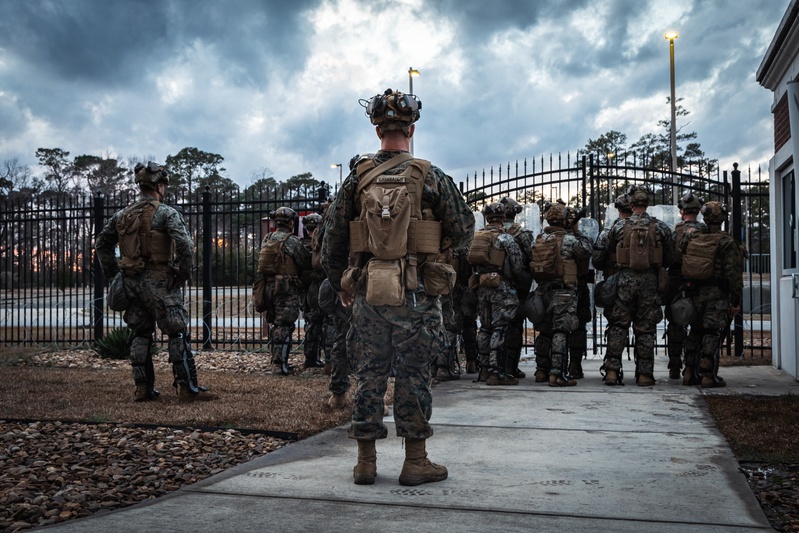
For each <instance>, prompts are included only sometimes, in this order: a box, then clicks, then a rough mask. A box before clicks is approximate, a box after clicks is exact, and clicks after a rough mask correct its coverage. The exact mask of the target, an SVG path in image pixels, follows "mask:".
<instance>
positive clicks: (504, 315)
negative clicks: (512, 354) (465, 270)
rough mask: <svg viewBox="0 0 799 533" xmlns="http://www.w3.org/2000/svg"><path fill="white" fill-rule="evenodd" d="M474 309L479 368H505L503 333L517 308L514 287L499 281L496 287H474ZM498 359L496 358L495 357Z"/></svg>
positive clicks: (517, 303) (517, 302) (517, 298)
mask: <svg viewBox="0 0 799 533" xmlns="http://www.w3.org/2000/svg"><path fill="white" fill-rule="evenodd" d="M477 300H478V306H477V312H478V315H479V316H480V331H478V333H477V354H478V355H477V358H478V361H479V363H480V366H481V367H482V368H488V369H489V370H490V371H492V372H496V371H497V369H499V368H502V370H503V371H504V370H505V361H506V357H507V356H506V352H505V350H506V345H505V343H506V336H507V333H508V324H510V321H511V320H512V319H513V317H514V316H515V315H516V311H517V309H518V308H519V297H518V296H517V293H516V289H514V288H513V286H511V285H510V284H509V283H507V282H505V281H502V282H500V284H499V287H497V288H495V289H493V288H487V287H480V288H479V289H478V290H477ZM498 359H499V360H501V362H500V361H498Z"/></svg>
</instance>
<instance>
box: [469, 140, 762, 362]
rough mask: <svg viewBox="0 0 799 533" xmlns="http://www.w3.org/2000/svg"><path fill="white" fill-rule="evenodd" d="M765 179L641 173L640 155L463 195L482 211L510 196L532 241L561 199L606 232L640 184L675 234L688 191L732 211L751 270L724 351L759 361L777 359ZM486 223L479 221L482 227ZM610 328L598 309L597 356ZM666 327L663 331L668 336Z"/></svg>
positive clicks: (543, 163)
mask: <svg viewBox="0 0 799 533" xmlns="http://www.w3.org/2000/svg"><path fill="white" fill-rule="evenodd" d="M762 178H763V176H761V175H760V170H758V171H757V174H756V175H754V176H753V175H752V172H751V171H749V174H748V179H747V181H742V180H741V171H740V170H738V164H737V163H736V164H734V165H733V170H732V171H726V170H725V171H723V172H720V171H719V170H718V169H717V170H716V171H715V172H708V171H707V168H706V167H704V168H703V167H695V168H689V169H687V171H686V172H670V171H667V170H660V169H652V168H647V167H646V166H642V164H641V162H640V161H639V160H636V158H635V154H631V155H630V156H628V157H626V158H615V157H605V156H595V155H588V156H581V157H578V158H571V157H570V156H568V155H567V156H566V157H565V158H564V157H563V156H561V155H558V156H550V157H549V158H548V159H544V158H541V159H537V160H531V161H527V160H523V161H521V162H519V161H517V162H516V163H514V164H513V165H511V164H510V163H508V164H507V165H504V166H500V167H497V168H496V169H494V168H493V167H492V168H490V169H489V170H488V171H483V172H482V173H481V174H478V173H475V174H474V175H471V176H468V177H467V179H466V182H465V184H461V192H463V193H464V194H465V195H466V199H467V201H468V202H469V204H470V205H471V207H472V209H473V210H475V211H479V210H480V209H481V208H482V206H483V205H485V204H486V203H488V202H492V201H498V200H499V199H500V198H501V197H503V196H511V197H513V198H515V199H517V200H518V201H519V203H521V204H523V205H525V206H526V209H525V211H524V212H523V213H524V214H525V219H524V221H523V222H522V223H523V225H525V226H526V227H528V228H529V229H531V230H532V231H533V233H538V232H539V231H540V229H541V225H542V214H541V211H542V210H541V205H542V204H543V202H545V201H555V200H556V199H562V200H564V201H566V202H567V203H568V204H569V205H572V206H578V207H585V208H586V209H587V211H588V216H589V218H588V219H584V220H582V221H581V222H580V223H581V228H582V229H583V230H584V231H586V232H587V233H589V234H590V233H591V231H592V229H593V232H594V235H593V236H594V237H596V234H597V233H598V231H600V230H601V229H602V228H603V227H604V225H605V224H608V223H610V222H612V221H613V220H615V218H616V215H617V213H616V211H615V209H614V208H613V207H612V206H613V203H614V200H615V198H616V197H617V196H619V195H620V194H622V193H624V192H625V191H626V190H627V189H628V188H629V186H630V185H633V184H643V185H646V186H648V187H649V188H650V189H651V190H652V191H653V192H654V203H653V206H651V207H650V208H649V212H650V213H652V214H654V216H656V217H657V218H659V219H661V220H663V221H664V222H666V223H667V224H669V225H670V226H671V227H674V225H675V224H676V222H677V221H679V210H678V208H677V206H676V204H677V199H679V198H680V197H681V196H682V195H684V194H685V193H687V192H689V191H692V192H695V193H697V194H698V195H699V196H701V197H703V198H704V199H705V200H706V201H709V200H717V201H721V202H723V203H726V204H727V205H728V206H729V207H730V208H731V216H730V222H729V224H728V227H727V228H726V229H727V230H729V232H730V233H731V235H732V236H733V238H735V239H736V240H737V241H739V242H743V243H745V244H746V247H747V249H748V250H749V251H750V252H751V253H749V254H748V257H747V258H746V261H745V268H744V272H745V275H744V292H745V294H744V305H743V308H744V309H743V311H742V313H741V314H739V315H738V316H736V317H735V319H734V320H733V323H732V324H731V327H730V331H729V334H728V335H727V336H726V339H725V343H724V346H723V349H724V350H726V351H727V352H728V353H732V352H734V353H735V354H736V355H740V354H742V353H743V351H744V350H749V351H751V352H752V353H754V354H757V355H759V356H760V357H770V356H771V306H770V294H771V293H770V288H771V287H770V279H769V267H768V264H769V249H768V242H769V240H768V239H769V235H768V231H769V228H768V182H767V181H763V179H762ZM530 207H532V209H530ZM481 218H482V217H480V216H479V215H478V221H480V220H481ZM592 221H593V222H592ZM517 222H518V220H517ZM592 275H593V276H595V278H594V279H595V281H597V282H598V281H599V280H600V279H601V275H602V274H601V272H594V271H593V270H592ZM592 308H593V305H592ZM526 326H527V327H526V328H525V335H526V337H525V345H526V346H532V345H533V343H534V338H535V332H534V330H533V329H532V325H531V324H529V323H527V324H526ZM605 326H606V324H605V323H604V317H603V316H602V315H601V313H598V312H597V311H596V310H595V309H594V312H593V320H592V323H591V324H589V328H590V332H589V338H591V337H592V338H593V342H592V346H593V351H594V353H595V354H596V353H598V352H600V351H601V350H602V349H603V348H604V347H605V343H604V336H603V333H604V331H605ZM664 327H665V325H664V324H661V329H664ZM658 338H659V347H665V346H666V343H665V337H664V336H663V335H658Z"/></svg>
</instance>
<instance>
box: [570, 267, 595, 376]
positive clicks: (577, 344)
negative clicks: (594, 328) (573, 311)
mask: <svg viewBox="0 0 799 533" xmlns="http://www.w3.org/2000/svg"><path fill="white" fill-rule="evenodd" d="M577 319H578V320H579V324H578V325H577V329H576V330H575V331H574V332H573V333H572V334H571V335H569V356H570V357H571V358H576V359H578V360H580V359H582V358H584V357H585V356H586V353H587V352H588V333H587V332H586V330H585V326H586V324H588V323H589V322H590V321H591V294H590V291H589V289H588V284H587V283H585V282H582V281H581V282H580V283H579V284H578V285H577Z"/></svg>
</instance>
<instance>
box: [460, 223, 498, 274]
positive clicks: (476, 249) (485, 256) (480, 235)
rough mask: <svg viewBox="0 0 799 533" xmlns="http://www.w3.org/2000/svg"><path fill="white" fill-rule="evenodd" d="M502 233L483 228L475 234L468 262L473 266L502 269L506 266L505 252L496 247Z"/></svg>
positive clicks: (467, 258) (467, 256)
mask: <svg viewBox="0 0 799 533" xmlns="http://www.w3.org/2000/svg"><path fill="white" fill-rule="evenodd" d="M501 233H502V231H500V230H497V229H493V230H492V229H490V228H483V229H481V230H480V231H478V232H477V233H475V234H474V238H473V239H472V244H471V245H470V246H469V253H468V254H467V255H466V261H468V262H469V264H470V265H472V266H492V267H496V268H502V266H503V265H504V264H505V250H498V249H496V248H495V247H494V245H495V243H496V242H497V239H498V238H499V236H500V234H501Z"/></svg>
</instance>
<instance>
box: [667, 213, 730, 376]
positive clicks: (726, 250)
mask: <svg viewBox="0 0 799 533" xmlns="http://www.w3.org/2000/svg"><path fill="white" fill-rule="evenodd" d="M701 212H702V219H703V222H704V223H705V224H707V228H702V230H701V231H699V232H693V233H688V234H686V235H685V237H684V238H683V239H682V240H681V241H680V251H681V253H682V255H683V259H686V258H687V255H688V254H689V253H690V252H691V249H690V245H691V241H693V240H699V239H706V238H707V237H705V236H706V235H707V236H710V239H708V240H707V241H706V242H703V243H702V245H701V248H703V249H704V250H705V251H706V250H707V249H708V248H710V247H712V246H715V253H714V254H712V256H713V259H712V263H713V264H712V267H711V269H712V273H709V274H710V277H709V278H708V279H699V280H692V284H693V285H694V286H695V287H696V288H697V290H696V293H695V294H694V296H693V297H692V300H693V304H694V307H695V308H696V317H697V318H696V320H695V321H694V322H693V323H691V332H690V333H689V334H688V337H687V339H686V341H685V359H686V367H687V366H688V365H689V364H690V365H696V367H697V371H698V376H699V378H700V379H701V381H700V385H701V386H702V387H723V386H724V385H726V383H725V382H724V380H723V379H722V378H721V377H719V375H718V370H719V352H720V346H721V337H722V334H723V332H724V330H725V329H726V328H727V326H728V325H729V322H730V319H731V318H732V317H733V316H735V315H736V314H737V313H739V312H740V311H741V301H742V297H743V274H742V270H743V256H742V251H741V249H740V248H739V246H738V244H737V243H736V242H735V241H734V240H733V238H732V237H731V236H730V235H729V234H728V233H727V232H725V231H722V229H721V226H722V225H723V224H724V223H726V221H727V206H725V205H723V204H721V203H720V202H707V203H705V205H703V206H702V210H701ZM714 242H715V244H713V243H714ZM703 255H704V254H703ZM683 270H684V272H683V273H684V274H685V269H683ZM697 359H698V364H696V363H697Z"/></svg>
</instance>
